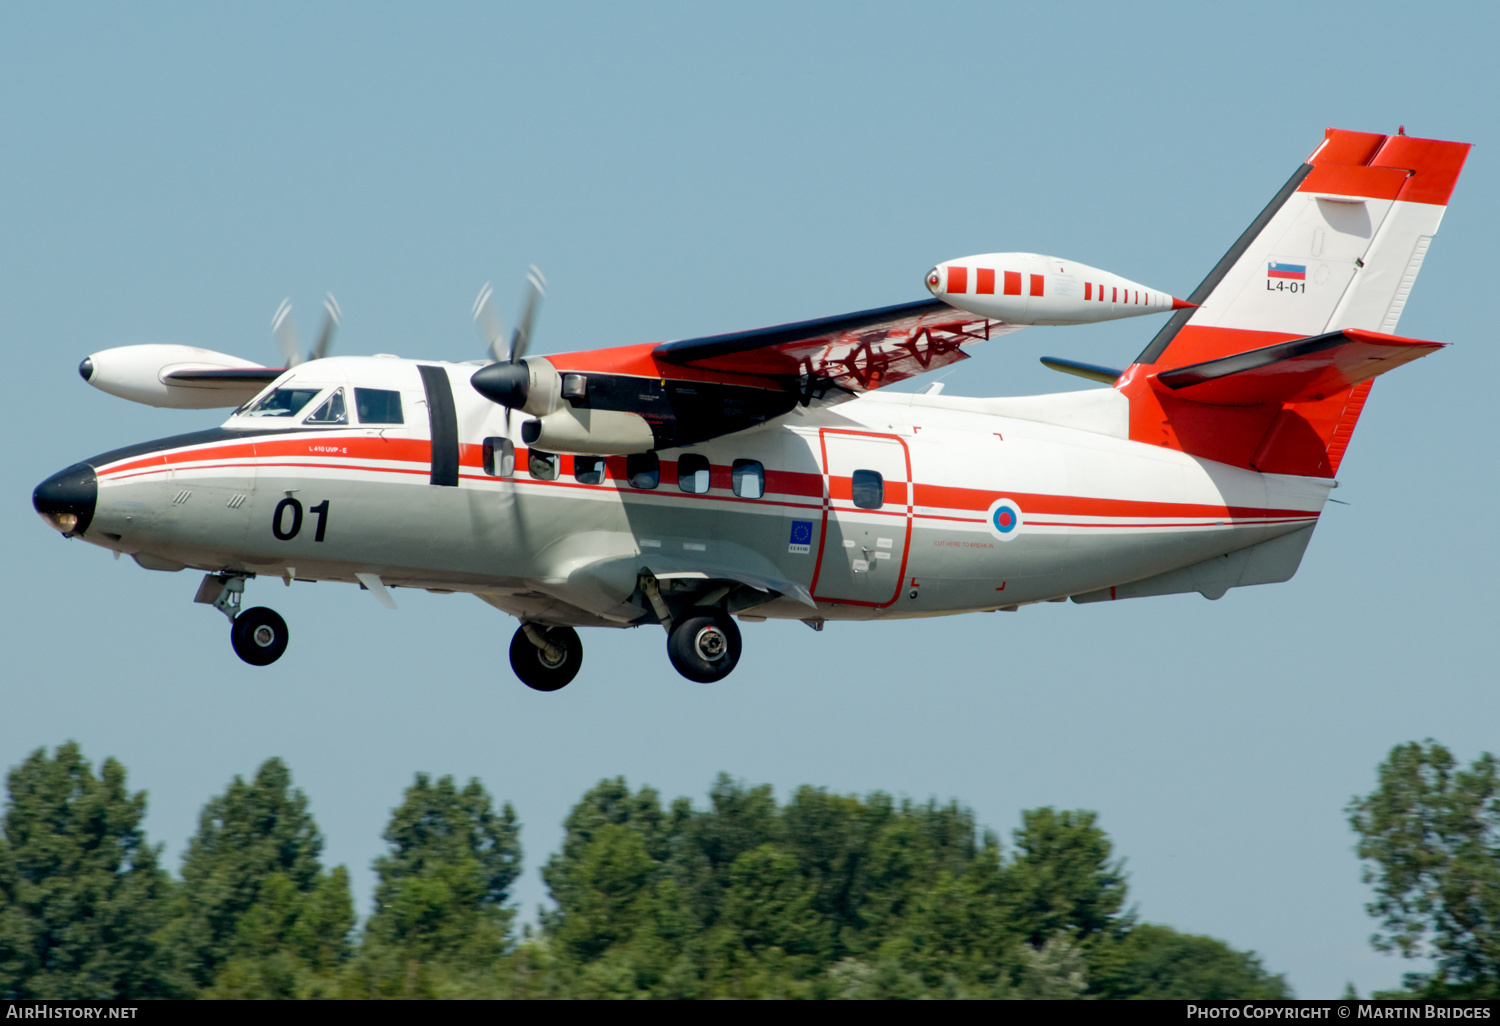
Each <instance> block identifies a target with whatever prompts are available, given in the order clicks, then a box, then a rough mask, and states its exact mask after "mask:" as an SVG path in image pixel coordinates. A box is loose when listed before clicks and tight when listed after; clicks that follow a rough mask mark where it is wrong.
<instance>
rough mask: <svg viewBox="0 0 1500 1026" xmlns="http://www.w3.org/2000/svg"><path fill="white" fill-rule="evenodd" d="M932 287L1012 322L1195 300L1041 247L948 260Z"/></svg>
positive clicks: (1144, 309)
mask: <svg viewBox="0 0 1500 1026" xmlns="http://www.w3.org/2000/svg"><path fill="white" fill-rule="evenodd" d="M926 284H927V289H928V291H929V292H931V293H932V294H933V295H934V296H936V297H937V298H938V299H941V300H942V301H943V302H945V303H947V304H948V305H949V306H954V307H957V308H958V309H960V310H965V311H967V312H969V313H974V314H979V315H980V316H983V317H992V318H994V319H995V320H999V321H1006V322H1008V323H1011V324H1092V323H1094V322H1096V321H1113V320H1118V319H1119V318H1121V317H1139V316H1140V315H1142V314H1151V313H1161V312H1163V311H1167V310H1180V309H1182V308H1183V307H1186V306H1191V305H1192V304H1190V303H1185V302H1183V301H1182V300H1180V299H1177V298H1175V297H1173V296H1172V295H1171V294H1169V293H1166V292H1162V291H1161V290H1159V289H1152V288H1147V287H1146V286H1145V285H1142V284H1140V283H1139V282H1134V281H1130V280H1129V279H1126V278H1122V277H1120V276H1119V275H1118V274H1111V273H1110V272H1109V271H1101V270H1099V269H1098V268H1097V267H1090V266H1088V265H1087V264H1080V263H1077V262H1076V261H1072V260H1064V259H1061V258H1060V257H1052V256H1045V255H1044V254H1041V253H985V254H982V255H980V256H971V257H962V258H960V259H957V260H948V261H944V262H943V263H941V264H938V265H937V266H936V267H934V268H933V269H932V270H931V271H928V272H927V279H926Z"/></svg>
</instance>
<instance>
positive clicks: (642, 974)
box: [0, 745, 1490, 999]
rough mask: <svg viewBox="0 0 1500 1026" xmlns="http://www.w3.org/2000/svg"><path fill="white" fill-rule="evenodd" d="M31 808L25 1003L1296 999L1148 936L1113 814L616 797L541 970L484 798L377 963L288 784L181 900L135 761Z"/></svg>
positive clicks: (197, 872)
mask: <svg viewBox="0 0 1500 1026" xmlns="http://www.w3.org/2000/svg"><path fill="white" fill-rule="evenodd" d="M1479 790H1481V791H1483V788H1482V787H1481V788H1479ZM10 793H11V799H10V803H9V804H8V805H7V808H6V811H5V823H4V833H3V836H0V997H10V996H14V997H129V998H139V997H150V996H172V995H181V996H186V995H192V994H198V995H201V996H204V997H211V998H318V997H344V998H351V997H354V998H357V997H394V998H498V997H510V998H544V997H545V998H579V997H582V998H679V999H693V998H713V997H729V998H762V997H764V998H887V999H889V998H996V997H1004V998H1012V997H1030V998H1045V999H1059V998H1067V999H1072V998H1091V997H1102V998H1129V997H1143V998H1161V997H1165V998H1271V997H1280V996H1285V995H1286V993H1287V992H1286V987H1285V984H1284V982H1283V981H1282V980H1281V978H1280V977H1277V976H1271V975H1268V974H1267V973H1266V972H1265V971H1264V970H1263V969H1262V968H1261V966H1260V963H1259V961H1258V960H1257V959H1256V958H1255V956H1254V955H1253V954H1247V953H1243V952H1236V951H1234V950H1232V949H1231V948H1229V947H1228V946H1227V945H1225V944H1223V943H1222V942H1219V941H1216V940H1212V939H1210V938H1206V937H1193V936H1187V935H1183V934H1178V933H1176V932H1175V931H1173V930H1170V929H1168V928H1166V927H1161V926H1152V925H1140V924H1137V923H1135V922H1134V918H1133V916H1132V915H1130V914H1127V913H1125V912H1123V909H1124V907H1125V898H1126V890H1125V878H1124V875H1123V872H1122V869H1121V864H1120V862H1118V861H1116V860H1113V856H1112V846H1111V844H1110V841H1109V839H1108V837H1107V836H1106V835H1105V834H1104V832H1103V831H1102V830H1101V829H1100V828H1099V826H1098V825H1097V823H1096V821H1095V817H1094V814H1093V813H1089V812H1077V811H1062V812H1059V811H1056V810H1053V809H1036V810H1032V811H1029V812H1026V813H1024V814H1023V817H1022V825H1021V828H1020V829H1019V830H1017V831H1016V832H1015V841H1016V843H1015V848H1014V850H1013V852H1012V853H1011V854H1010V855H1008V856H1007V855H1006V854H1005V853H1004V852H1003V851H1002V850H1001V846H1000V842H999V839H998V838H997V837H996V836H995V835H994V834H992V833H987V832H986V833H983V834H980V832H979V831H978V830H977V828H976V825H975V823H974V818H973V815H972V813H970V812H969V811H968V810H967V809H964V808H962V807H961V806H959V805H957V804H956V803H953V802H950V803H948V804H946V805H940V804H938V803H937V802H935V801H929V802H927V803H926V804H918V803H914V802H911V801H900V802H897V801H895V800H893V799H892V798H891V797H889V796H888V795H884V794H880V793H875V794H871V795H869V796H867V797H865V798H859V797H855V796H849V795H834V794H829V793H828V792H826V791H823V790H819V789H816V788H811V787H804V788H800V789H799V790H798V791H796V792H795V793H794V794H793V795H792V797H791V799H790V800H789V801H788V802H787V803H786V804H785V805H778V803H777V801H776V799H775V796H774V795H773V794H772V792H771V789H770V788H769V787H766V786H759V787H747V786H745V785H743V784H741V783H738V782H736V781H734V780H732V779H730V778H729V777H727V776H723V775H721V776H720V777H718V778H717V779H716V780H715V781H714V783H713V786H712V788H711V789H710V791H709V802H708V805H707V807H706V808H702V809H697V808H694V807H693V805H692V803H691V802H689V801H688V800H687V799H677V800H676V801H674V802H672V804H671V806H670V807H669V808H664V807H663V805H662V802H661V799H660V797H659V796H658V795H657V793H656V792H655V791H653V790H652V789H650V788H641V789H640V790H638V791H632V790H631V789H630V788H629V787H628V786H627V784H626V783H625V781H624V779H623V778H616V779H613V780H604V781H601V782H600V783H599V784H598V785H597V786H596V787H594V788H592V789H591V790H590V791H589V792H588V793H587V794H585V795H584V796H583V797H582V799H581V800H580V801H579V802H578V804H577V805H576V806H575V807H574V808H573V809H572V811H571V812H570V813H569V815H568V818H567V821H566V824H565V825H566V836H565V838H564V840H563V844H562V847H561V849H560V850H559V851H558V852H557V853H555V854H554V855H553V856H552V857H551V858H549V859H548V861H547V863H546V865H545V866H544V868H543V870H542V875H543V878H544V879H545V881H546V883H547V885H548V887H549V888H550V890H551V892H552V895H553V897H554V899H555V901H556V905H557V907H556V909H555V910H553V911H551V912H548V913H546V914H544V916H543V922H542V928H541V930H540V932H539V933H537V934H535V935H533V934H532V932H531V930H530V929H529V928H528V929H527V931H525V936H524V937H523V939H522V941H521V943H520V944H519V945H515V944H513V943H512V939H511V936H510V928H511V923H512V919H513V917H514V910H513V909H512V908H511V907H510V906H509V905H508V901H509V898H510V888H511V887H512V885H513V884H514V882H515V880H516V877H517V875H518V874H519V872H520V865H521V847H520V841H519V835H520V828H519V825H518V824H517V822H516V817H515V812H514V810H513V809H511V807H510V806H509V805H503V806H501V808H500V810H499V811H498V812H497V811H496V810H495V807H494V803H493V802H492V800H491V798H490V796H489V795H488V794H487V793H486V792H485V790H484V788H483V787H482V786H481V785H480V783H479V781H477V780H470V781H469V783H468V784H467V785H465V786H464V787H463V788H461V789H460V788H459V787H458V786H457V785H455V783H454V781H453V779H452V778H451V777H443V778H441V779H440V780H438V781H436V782H435V783H434V782H433V781H432V780H431V779H430V778H429V777H427V776H426V775H425V774H418V775H417V777H416V780H415V782H414V783H413V785H412V786H411V787H409V788H408V789H407V790H406V792H405V795H404V798H403V801H402V803H401V804H400V805H399V806H398V807H397V808H395V809H394V810H393V812H392V815H391V820H390V823H389V825H388V827H387V829H386V831H385V834H384V835H383V836H384V839H385V840H386V842H387V844H388V845H389V847H388V849H387V851H386V853H385V854H383V855H382V856H381V857H380V858H378V859H377V860H376V861H375V870H376V873H377V876H378V880H379V882H378V886H377V889H376V893H375V910H374V913H373V914H372V915H371V917H370V919H369V920H368V921H367V922H366V924H365V928H364V930H363V933H362V935H361V937H360V942H359V944H358V947H357V948H355V947H354V946H352V945H351V940H350V938H351V934H352V932H353V926H354V921H355V919H354V912H353V905H352V902H351V899H350V889H349V874H348V873H347V872H346V871H345V870H344V868H343V867H338V868H336V869H334V870H332V871H331V872H325V871H324V869H323V868H322V865H321V862H320V857H321V854H322V838H321V836H320V835H319V833H318V829H317V825H316V824H315V823H314V822H313V819H312V817H311V815H310V814H309V812H308V808H307V800H306V798H305V797H304V796H303V794H302V793H301V792H300V791H298V790H296V789H294V788H293V787H292V783H291V774H290V773H289V772H288V771H287V768H286V767H285V766H284V765H283V764H282V763H281V762H280V761H279V760H277V759H271V760H268V761H267V762H266V763H265V764H263V765H262V766H261V767H260V769H259V770H258V771H257V773H256V775H255V777H254V779H253V780H252V781H250V782H249V783H246V782H245V781H243V780H241V779H240V778H235V780H234V781H233V782H232V783H231V784H230V785H229V787H228V788H227V790H226V791H225V792H224V793H223V794H222V795H220V796H218V797H215V798H213V799H211V800H210V801H209V802H208V804H207V805H206V806H205V807H204V809H203V813H202V816H201V818H200V823H199V829H198V832H197V833H196V835H195V836H194V837H193V839H192V841H191V843H190V844H189V846H188V849H187V852H186V854H185V855H184V858H183V864H182V883H181V885H180V886H174V885H173V884H172V883H171V881H170V880H169V879H168V878H167V876H166V875H165V874H164V873H163V872H162V871H161V870H160V869H159V868H158V867H157V864H156V859H157V851H156V850H155V849H152V848H150V847H148V846H147V845H146V844H145V841H144V838H143V835H142V834H141V831H140V822H141V818H142V816H143V814H144V811H145V798H144V795H141V794H136V795H134V796H131V795H129V794H128V793H127V792H126V791H125V789H124V771H123V770H122V769H121V768H120V767H119V765H118V764H116V763H114V762H113V761H109V762H106V763H105V764H104V767H103V771H102V773H101V775H100V777H98V778H97V779H96V778H95V777H94V776H93V775H92V772H91V771H90V769H89V767H88V765H87V764H86V763H84V762H83V760H82V758H81V756H80V755H79V753H78V750H77V747H76V746H73V745H65V746H63V747H62V748H59V749H58V751H57V754H56V757H55V758H53V759H48V758H47V757H46V755H45V753H43V752H40V751H39V752H37V753H35V754H34V755H33V756H31V758H30V759H28V760H27V762H26V763H25V764H23V765H22V766H20V767H18V768H17V769H15V770H14V771H12V773H11V775H10ZM1486 793H1490V792H1486ZM1470 861H1472V859H1470ZM1464 864H1465V865H1468V863H1467V862H1465V863H1464ZM1445 985H1447V984H1445Z"/></svg>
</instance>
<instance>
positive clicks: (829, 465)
mask: <svg viewBox="0 0 1500 1026" xmlns="http://www.w3.org/2000/svg"><path fill="white" fill-rule="evenodd" d="M819 441H820V443H821V446H820V448H821V451H822V457H823V531H822V538H821V540H820V541H819V544H818V565H817V569H816V570H815V571H814V573H813V584H812V593H813V597H814V598H815V599H817V600H818V601H820V602H842V603H846V604H848V605H857V606H888V605H890V604H891V603H892V602H895V601H896V598H897V597H898V596H899V595H900V594H901V582H902V581H903V580H904V579H905V575H906V556H907V549H908V548H909V546H910V545H911V453H910V452H909V451H908V450H907V447H906V443H905V442H904V441H903V440H902V439H901V438H899V437H897V436H896V435H882V434H877V433H875V432H873V431H849V430H845V429H842V428H824V429H823V430H822V431H820V432H819Z"/></svg>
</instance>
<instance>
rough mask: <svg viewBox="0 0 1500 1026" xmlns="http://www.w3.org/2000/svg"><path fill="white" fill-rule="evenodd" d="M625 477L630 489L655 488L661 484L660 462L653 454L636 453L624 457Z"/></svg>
mask: <svg viewBox="0 0 1500 1026" xmlns="http://www.w3.org/2000/svg"><path fill="white" fill-rule="evenodd" d="M625 476H626V478H628V479H629V481H630V487H632V488H655V487H656V486H657V485H658V484H660V483H661V461H660V460H658V459H657V458H656V453H654V452H638V453H633V454H631V455H629V456H626V457H625Z"/></svg>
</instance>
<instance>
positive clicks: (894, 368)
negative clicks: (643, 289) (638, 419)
mask: <svg viewBox="0 0 1500 1026" xmlns="http://www.w3.org/2000/svg"><path fill="white" fill-rule="evenodd" d="M1024 326H1025V325H1020V324H1008V323H1006V322H1003V321H997V320H991V319H989V318H985V317H979V316H976V315H974V314H971V313H966V312H964V311H962V310H957V309H954V308H953V307H951V306H949V305H948V304H947V303H944V302H941V301H940V300H936V299H925V300H921V301H919V302H915V303H901V304H898V305H896V306H885V307H880V308H878V309H874V310H862V311H859V312H857V313H851V314H841V315H839V316H836V317H822V318H818V319H817V320H811V321H799V322H797V323H793V324H780V325H776V326H774V327H770V328H757V329H755V330H753V331H737V332H732V333H730V334H727V335H710V336H707V337H705V338H688V339H680V340H678V341H676V342H663V343H662V344H661V345H658V346H656V347H655V348H654V349H653V350H652V351H651V355H652V357H653V358H654V359H655V360H656V361H658V362H661V363H666V364H671V365H675V366H678V367H693V368H696V369H698V370H702V371H711V372H712V371H718V372H722V373H724V374H726V375H745V374H749V375H756V376H761V377H771V378H781V379H787V378H796V379H800V380H801V381H802V382H803V388H802V390H803V392H804V394H806V395H807V396H808V397H809V398H816V399H831V400H833V401H837V400H838V399H843V398H848V396H849V395H851V394H857V393H859V392H866V391H870V390H872V389H876V388H882V387H884V386H885V385H890V384H894V383H895V382H897V381H904V380H905V379H907V378H910V377H914V376H916V375H918V374H922V373H925V372H926V371H929V370H935V369H937V368H939V367H946V366H948V365H949V364H952V363H957V362H958V361H959V360H964V359H967V358H968V354H967V353H965V352H964V351H963V347H964V346H966V345H969V344H971V343H974V342H979V341H982V340H984V339H988V338H993V337H996V336H998V335H1003V334H1006V333H1008V332H1012V331H1017V330H1019V329H1020V328H1022V327H1024ZM835 389H837V390H841V391H842V393H843V394H835V393H834V390H835Z"/></svg>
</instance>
